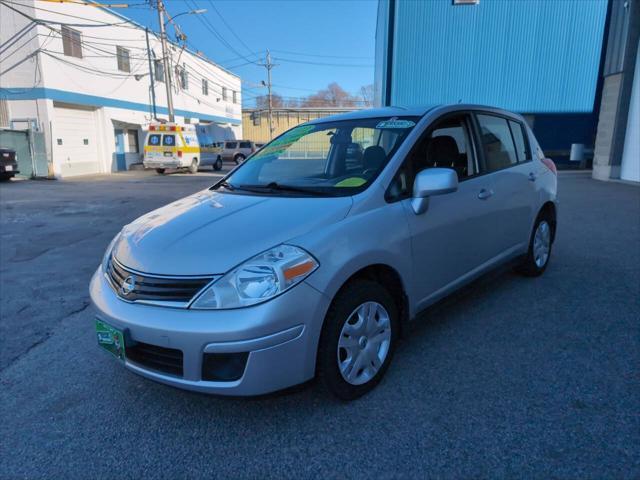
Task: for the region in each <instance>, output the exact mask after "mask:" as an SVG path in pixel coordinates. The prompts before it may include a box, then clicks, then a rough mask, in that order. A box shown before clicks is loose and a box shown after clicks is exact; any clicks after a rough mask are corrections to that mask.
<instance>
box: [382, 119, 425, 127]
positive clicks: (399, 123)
mask: <svg viewBox="0 0 640 480" xmlns="http://www.w3.org/2000/svg"><path fill="white" fill-rule="evenodd" d="M415 124H416V123H415V122H412V121H411V120H398V119H395V118H392V119H391V120H383V121H382V122H380V123H378V125H376V128H411V127H413V126H415Z"/></svg>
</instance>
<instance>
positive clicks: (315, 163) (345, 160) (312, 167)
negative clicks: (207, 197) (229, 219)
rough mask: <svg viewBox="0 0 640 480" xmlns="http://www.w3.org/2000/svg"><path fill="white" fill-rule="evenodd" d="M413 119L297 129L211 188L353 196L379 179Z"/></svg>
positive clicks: (301, 126)
mask: <svg viewBox="0 0 640 480" xmlns="http://www.w3.org/2000/svg"><path fill="white" fill-rule="evenodd" d="M417 121H418V118H417V117H393V118H365V119H357V120H343V121H335V122H326V123H319V124H314V125H300V126H298V127H295V128H293V129H291V130H289V131H287V132H285V133H284V134H282V135H281V136H280V137H278V138H276V139H275V140H273V141H272V142H270V143H268V144H266V145H265V146H264V147H262V148H261V149H260V150H259V151H258V152H256V153H255V154H254V155H253V156H251V157H249V158H248V159H247V161H246V162H245V163H244V164H243V165H242V166H241V167H239V168H238V169H236V170H235V171H234V172H233V173H232V174H231V175H230V176H228V177H227V178H225V179H224V181H222V182H221V183H219V184H218V185H216V186H215V187H214V188H219V187H220V186H222V187H225V188H226V189H228V190H231V191H232V190H236V189H237V190H249V191H254V192H256V193H265V194H278V193H282V192H285V193H289V194H305V193H306V194H309V195H314V194H317V195H331V196H334V195H335V196H338V195H353V194H354V193H358V192H360V191H362V190H364V189H366V188H367V187H368V186H369V185H370V184H371V182H372V181H373V180H374V179H375V178H376V177H377V176H378V174H379V173H380V172H381V171H382V169H383V168H384V167H385V166H386V164H387V162H388V161H389V159H390V158H391V156H392V155H393V154H394V153H395V151H396V150H397V149H398V147H399V146H400V145H401V144H402V142H403V141H404V139H405V138H406V137H407V135H408V134H409V132H410V131H411V130H412V129H413V127H414V126H415V124H416V122H417Z"/></svg>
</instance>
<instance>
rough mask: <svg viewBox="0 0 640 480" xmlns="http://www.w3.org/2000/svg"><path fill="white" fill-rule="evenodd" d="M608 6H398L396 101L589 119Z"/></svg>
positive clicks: (593, 1) (507, 0)
mask: <svg viewBox="0 0 640 480" xmlns="http://www.w3.org/2000/svg"><path fill="white" fill-rule="evenodd" d="M606 11H607V2H606V0H563V1H551V0H481V2H480V3H479V4H478V5H472V6H469V5H465V6H461V5H452V2H451V1H450V0H435V1H420V2H417V1H406V0H398V2H397V10H396V34H395V42H394V52H393V58H394V62H393V72H392V73H393V84H392V101H393V103H394V104H396V105H407V104H437V103H457V102H465V103H467V102H469V103H481V104H488V105H495V106H499V107H503V108H506V109H509V110H514V111H518V112H540V113H542V112H547V113H561V112H590V111H592V109H593V103H594V96H595V90H596V83H597V78H598V68H599V62H600V56H601V48H602V40H603V38H602V37H603V32H604V23H605V17H606Z"/></svg>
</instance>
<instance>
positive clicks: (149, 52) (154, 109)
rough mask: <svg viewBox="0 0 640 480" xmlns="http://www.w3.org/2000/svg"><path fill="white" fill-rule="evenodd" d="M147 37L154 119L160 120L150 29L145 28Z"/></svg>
mask: <svg viewBox="0 0 640 480" xmlns="http://www.w3.org/2000/svg"><path fill="white" fill-rule="evenodd" d="M144 34H145V38H146V39H147V58H148V59H149V81H150V82H151V106H152V107H153V119H154V120H156V121H157V120H158V112H157V111H156V86H155V81H154V72H153V63H152V62H151V48H149V29H148V28H145V29H144Z"/></svg>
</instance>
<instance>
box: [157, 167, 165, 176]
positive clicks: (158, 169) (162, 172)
mask: <svg viewBox="0 0 640 480" xmlns="http://www.w3.org/2000/svg"><path fill="white" fill-rule="evenodd" d="M156 173H157V174H158V175H164V168H156Z"/></svg>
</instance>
